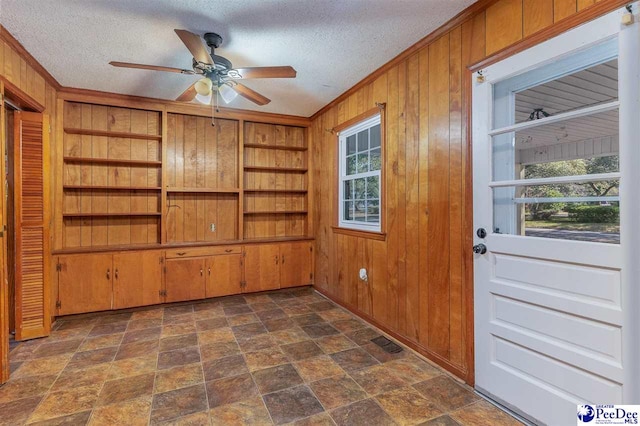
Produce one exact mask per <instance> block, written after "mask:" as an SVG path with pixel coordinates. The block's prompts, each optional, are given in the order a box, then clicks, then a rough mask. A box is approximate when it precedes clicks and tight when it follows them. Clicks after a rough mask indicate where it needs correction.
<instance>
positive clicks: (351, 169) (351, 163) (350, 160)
mask: <svg viewBox="0 0 640 426" xmlns="http://www.w3.org/2000/svg"><path fill="white" fill-rule="evenodd" d="M355 173H356V156H355V155H350V156H348V157H347V175H353V174H355Z"/></svg>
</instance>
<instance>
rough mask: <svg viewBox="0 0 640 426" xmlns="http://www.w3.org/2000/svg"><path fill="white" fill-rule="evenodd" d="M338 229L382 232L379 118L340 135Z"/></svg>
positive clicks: (354, 126)
mask: <svg viewBox="0 0 640 426" xmlns="http://www.w3.org/2000/svg"><path fill="white" fill-rule="evenodd" d="M339 150H340V156H339V158H340V181H339V187H340V195H339V197H340V198H339V220H338V222H339V226H340V227H342V228H350V229H357V230H362V231H373V232H380V219H381V217H380V216H381V212H382V209H381V206H380V199H381V197H380V194H381V193H382V192H381V189H382V188H381V185H380V175H381V173H380V171H381V168H382V147H381V135H380V114H376V115H375V116H373V117H371V118H368V119H366V120H364V121H361V122H360V123H357V124H355V125H353V126H351V127H349V128H347V129H345V130H343V131H341V132H340V136H339Z"/></svg>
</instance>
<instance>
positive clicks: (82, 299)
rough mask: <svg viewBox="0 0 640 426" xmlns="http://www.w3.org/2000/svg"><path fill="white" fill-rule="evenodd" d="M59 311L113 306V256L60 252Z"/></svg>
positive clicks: (87, 309)
mask: <svg viewBox="0 0 640 426" xmlns="http://www.w3.org/2000/svg"><path fill="white" fill-rule="evenodd" d="M56 269H57V272H58V300H57V307H58V313H57V314H58V315H70V314H80V313H83V312H97V311H106V310H108V309H111V303H112V293H113V291H112V280H111V278H112V272H113V256H112V255H111V254H78V255H69V256H59V257H58V263H57V266H56Z"/></svg>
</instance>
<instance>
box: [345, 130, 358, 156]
mask: <svg viewBox="0 0 640 426" xmlns="http://www.w3.org/2000/svg"><path fill="white" fill-rule="evenodd" d="M355 153H356V135H351V136H349V137H347V155H350V154H355Z"/></svg>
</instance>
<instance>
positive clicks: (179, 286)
mask: <svg viewBox="0 0 640 426" xmlns="http://www.w3.org/2000/svg"><path fill="white" fill-rule="evenodd" d="M204 282H205V276H204V258H202V257H196V258H186V259H167V269H166V273H165V301H166V302H181V301H184V300H195V299H204V298H205V297H206V292H205V284H204Z"/></svg>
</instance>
